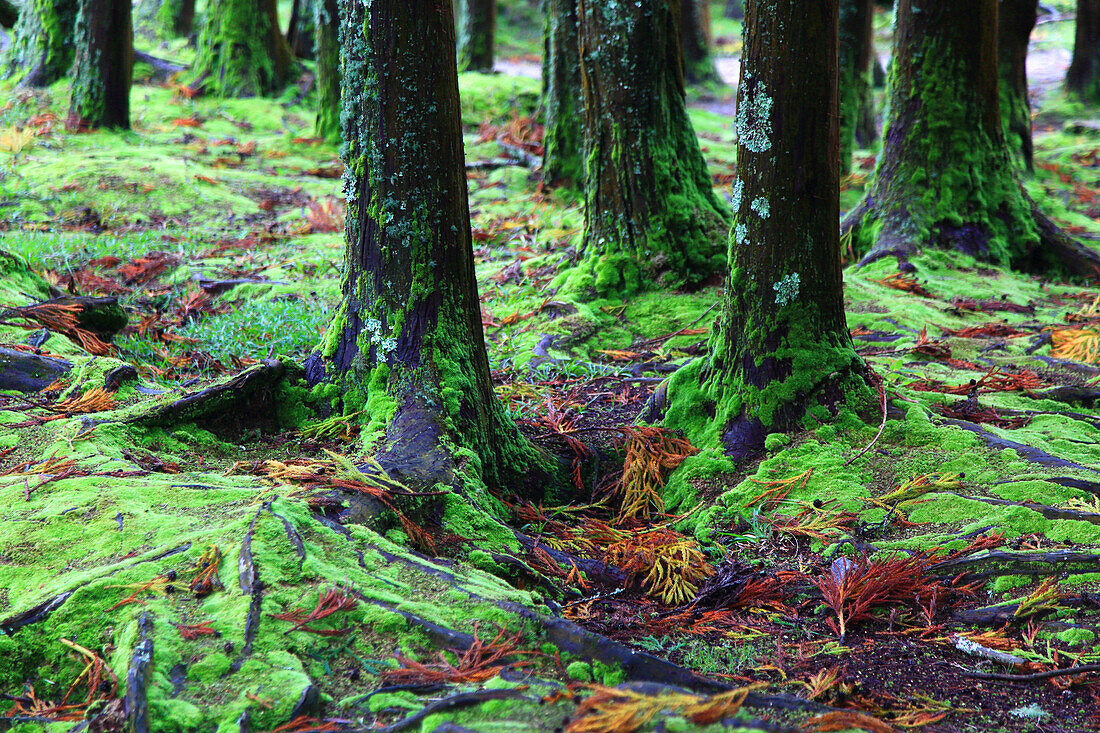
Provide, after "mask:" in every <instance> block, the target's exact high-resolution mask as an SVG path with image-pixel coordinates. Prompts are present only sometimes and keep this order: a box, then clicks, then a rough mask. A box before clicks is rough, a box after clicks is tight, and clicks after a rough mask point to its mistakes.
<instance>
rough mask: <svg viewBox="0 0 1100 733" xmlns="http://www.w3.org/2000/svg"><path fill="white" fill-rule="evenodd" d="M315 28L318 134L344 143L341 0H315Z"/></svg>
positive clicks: (333, 141) (316, 125) (330, 140)
mask: <svg viewBox="0 0 1100 733" xmlns="http://www.w3.org/2000/svg"><path fill="white" fill-rule="evenodd" d="M313 27H314V29H315V33H316V35H315V36H314V43H315V48H314V50H315V52H316V56H317V67H316V74H317V121H316V123H315V126H314V127H315V134H316V135H317V137H323V138H324V139H325V140H328V141H329V142H331V143H339V142H340V9H339V7H338V3H337V0H315V1H314V3H313Z"/></svg>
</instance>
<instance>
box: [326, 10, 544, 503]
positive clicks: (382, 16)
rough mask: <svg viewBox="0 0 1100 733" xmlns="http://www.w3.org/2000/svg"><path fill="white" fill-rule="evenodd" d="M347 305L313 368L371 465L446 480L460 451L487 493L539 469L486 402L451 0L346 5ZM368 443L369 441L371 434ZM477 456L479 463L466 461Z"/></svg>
mask: <svg viewBox="0 0 1100 733" xmlns="http://www.w3.org/2000/svg"><path fill="white" fill-rule="evenodd" d="M340 14H341V27H342V28H345V29H352V30H350V31H346V33H345V37H344V38H343V41H342V48H343V51H342V53H343V57H342V58H343V67H344V83H345V86H344V88H345V89H348V90H359V91H357V93H355V94H346V95H345V96H344V101H343V105H344V114H343V137H344V140H346V141H347V143H348V145H347V146H345V148H346V152H345V163H346V166H347V177H346V178H345V188H344V194H345V197H346V199H347V227H346V230H345V242H346V245H345V246H346V250H345V251H346V265H345V267H346V269H345V275H344V281H343V285H342V289H343V302H342V305H341V306H340V308H339V309H338V311H337V315H336V317H335V319H334V320H333V322H332V324H331V325H330V327H329V332H328V335H327V337H326V339H325V345H324V347H323V350H322V354H321V357H322V359H323V363H324V364H325V365H326V379H327V380H329V382H330V383H331V386H333V387H335V389H334V392H335V395H334V396H336V397H337V398H338V400H339V401H340V402H341V403H342V405H343V409H344V410H345V412H347V413H352V412H358V411H360V410H363V411H365V412H364V415H365V417H364V418H363V419H364V421H365V422H366V423H367V426H366V427H367V430H366V432H371V431H384V433H385V444H384V445H383V447H382V451H381V453H382V456H383V457H380V458H379V460H380V461H382V462H383V465H386V463H389V464H391V465H394V466H396V470H397V471H399V472H400V473H401V474H402V475H403V476H404V479H403V480H405V479H409V478H410V477H411V478H412V480H413V481H414V482H415V483H417V484H423V483H425V482H426V483H428V484H429V485H430V484H431V483H434V482H436V481H443V482H445V483H451V482H452V479H453V478H454V477H453V475H452V473H451V472H452V471H453V469H454V464H455V460H456V459H455V457H454V456H455V450H456V449H458V450H459V451H460V452H462V451H465V452H466V453H467V458H468V462H469V464H470V465H469V468H470V469H471V470H473V471H475V472H476V471H477V464H478V462H480V476H481V477H482V478H483V479H484V480H485V481H486V482H488V483H491V484H492V483H499V482H501V481H504V480H513V479H518V477H521V476H523V475H525V471H526V470H527V469H528V468H529V467H530V466H531V465H532V464H534V463H536V462H537V460H539V458H538V454H537V453H536V451H535V449H534V448H533V447H531V445H530V444H529V443H527V441H526V440H525V439H523V438H522V437H521V436H520V435H519V432H518V430H517V429H516V427H515V425H514V424H513V423H512V422H511V421H510V420H509V419H508V418H507V417H506V416H505V413H504V409H503V407H502V405H501V404H500V402H499V401H498V400H497V398H496V396H495V394H494V393H493V387H492V383H491V380H490V376H489V362H488V359H487V357H486V353H485V341H484V335H483V332H482V327H481V311H480V307H479V303H478V293H477V283H476V281H475V279H474V265H473V250H472V247H471V236H470V214H469V205H468V201H467V187H466V174H465V166H464V160H463V152H462V129H461V121H460V114H459V98H458V76H457V70H456V64H455V55H454V53H452V51H451V49H453V48H454V42H455V39H454V26H453V16H452V10H451V0H374V1H373V2H371V3H369V4H366V5H364V3H363V2H362V0H341V2H340ZM376 434H377V433H376ZM469 451H476V453H469Z"/></svg>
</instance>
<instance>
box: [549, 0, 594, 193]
mask: <svg viewBox="0 0 1100 733" xmlns="http://www.w3.org/2000/svg"><path fill="white" fill-rule="evenodd" d="M578 43H579V41H578V38H577V0H547V2H546V53H545V56H546V61H545V63H544V64H543V86H544V90H543V106H544V107H545V109H546V125H545V133H544V134H543V138H542V146H543V155H542V180H543V181H545V182H547V183H563V184H565V185H567V186H573V185H576V184H579V183H581V182H582V181H583V179H584V166H583V163H582V162H581V144H582V143H581V141H582V139H583V136H584V95H583V93H582V91H581V62H580V52H579V50H578V49H579V47H578Z"/></svg>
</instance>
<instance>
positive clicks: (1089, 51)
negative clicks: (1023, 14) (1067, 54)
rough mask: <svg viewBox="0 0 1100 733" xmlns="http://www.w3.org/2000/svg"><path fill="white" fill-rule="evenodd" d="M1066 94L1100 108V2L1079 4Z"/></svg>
mask: <svg viewBox="0 0 1100 733" xmlns="http://www.w3.org/2000/svg"><path fill="white" fill-rule="evenodd" d="M1066 91H1068V92H1069V93H1070V94H1072V95H1073V96H1076V97H1077V98H1078V99H1080V100H1082V101H1083V102H1085V103H1086V104H1094V105H1100V0H1077V22H1076V30H1075V31H1074V36H1073V60H1072V62H1070V65H1069V70H1068V71H1067V72H1066Z"/></svg>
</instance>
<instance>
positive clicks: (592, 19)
mask: <svg viewBox="0 0 1100 733" xmlns="http://www.w3.org/2000/svg"><path fill="white" fill-rule="evenodd" d="M577 10H578V20H579V23H580V26H579V27H580V51H581V53H580V61H581V82H582V86H583V89H584V121H585V135H584V145H585V148H584V150H585V154H584V157H585V185H584V188H585V206H584V218H585V232H584V244H583V249H582V252H581V261H580V262H579V263H578V265H577V267H576V268H575V269H574V270H573V271H572V272H571V273H570V275H569V277H568V280H567V282H566V283H565V286H566V289H567V290H568V291H572V292H574V293H576V294H578V296H580V297H591V296H592V295H597V294H599V295H609V294H612V293H614V294H624V293H630V292H633V291H635V290H637V289H638V288H639V287H640V286H641V285H642V283H643V281H644V280H645V279H653V280H657V281H658V282H659V283H660V284H661V285H663V286H665V287H679V286H681V285H695V284H698V283H701V282H702V281H704V280H706V279H707V278H708V277H710V276H711V275H713V274H714V273H716V272H718V271H720V270H721V269H722V267H723V266H724V263H725V256H724V255H725V247H724V245H723V244H722V241H723V240H724V239H725V235H726V233H727V232H728V227H729V211H728V209H727V207H726V206H725V205H724V204H722V203H720V202H719V201H718V198H717V197H716V196H715V194H714V189H713V188H712V185H711V180H710V176H709V175H708V173H707V167H706V162H705V161H704V160H703V154H702V152H701V151H700V150H699V141H698V139H697V138H696V136H695V130H694V129H692V126H691V121H690V120H689V119H688V116H687V109H686V107H685V103H684V74H683V63H682V58H683V54H682V53H681V50H680V4H679V2H678V0H653V2H646V3H614V4H611V3H603V2H597V1H596V0H579V2H578V4H577Z"/></svg>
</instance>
